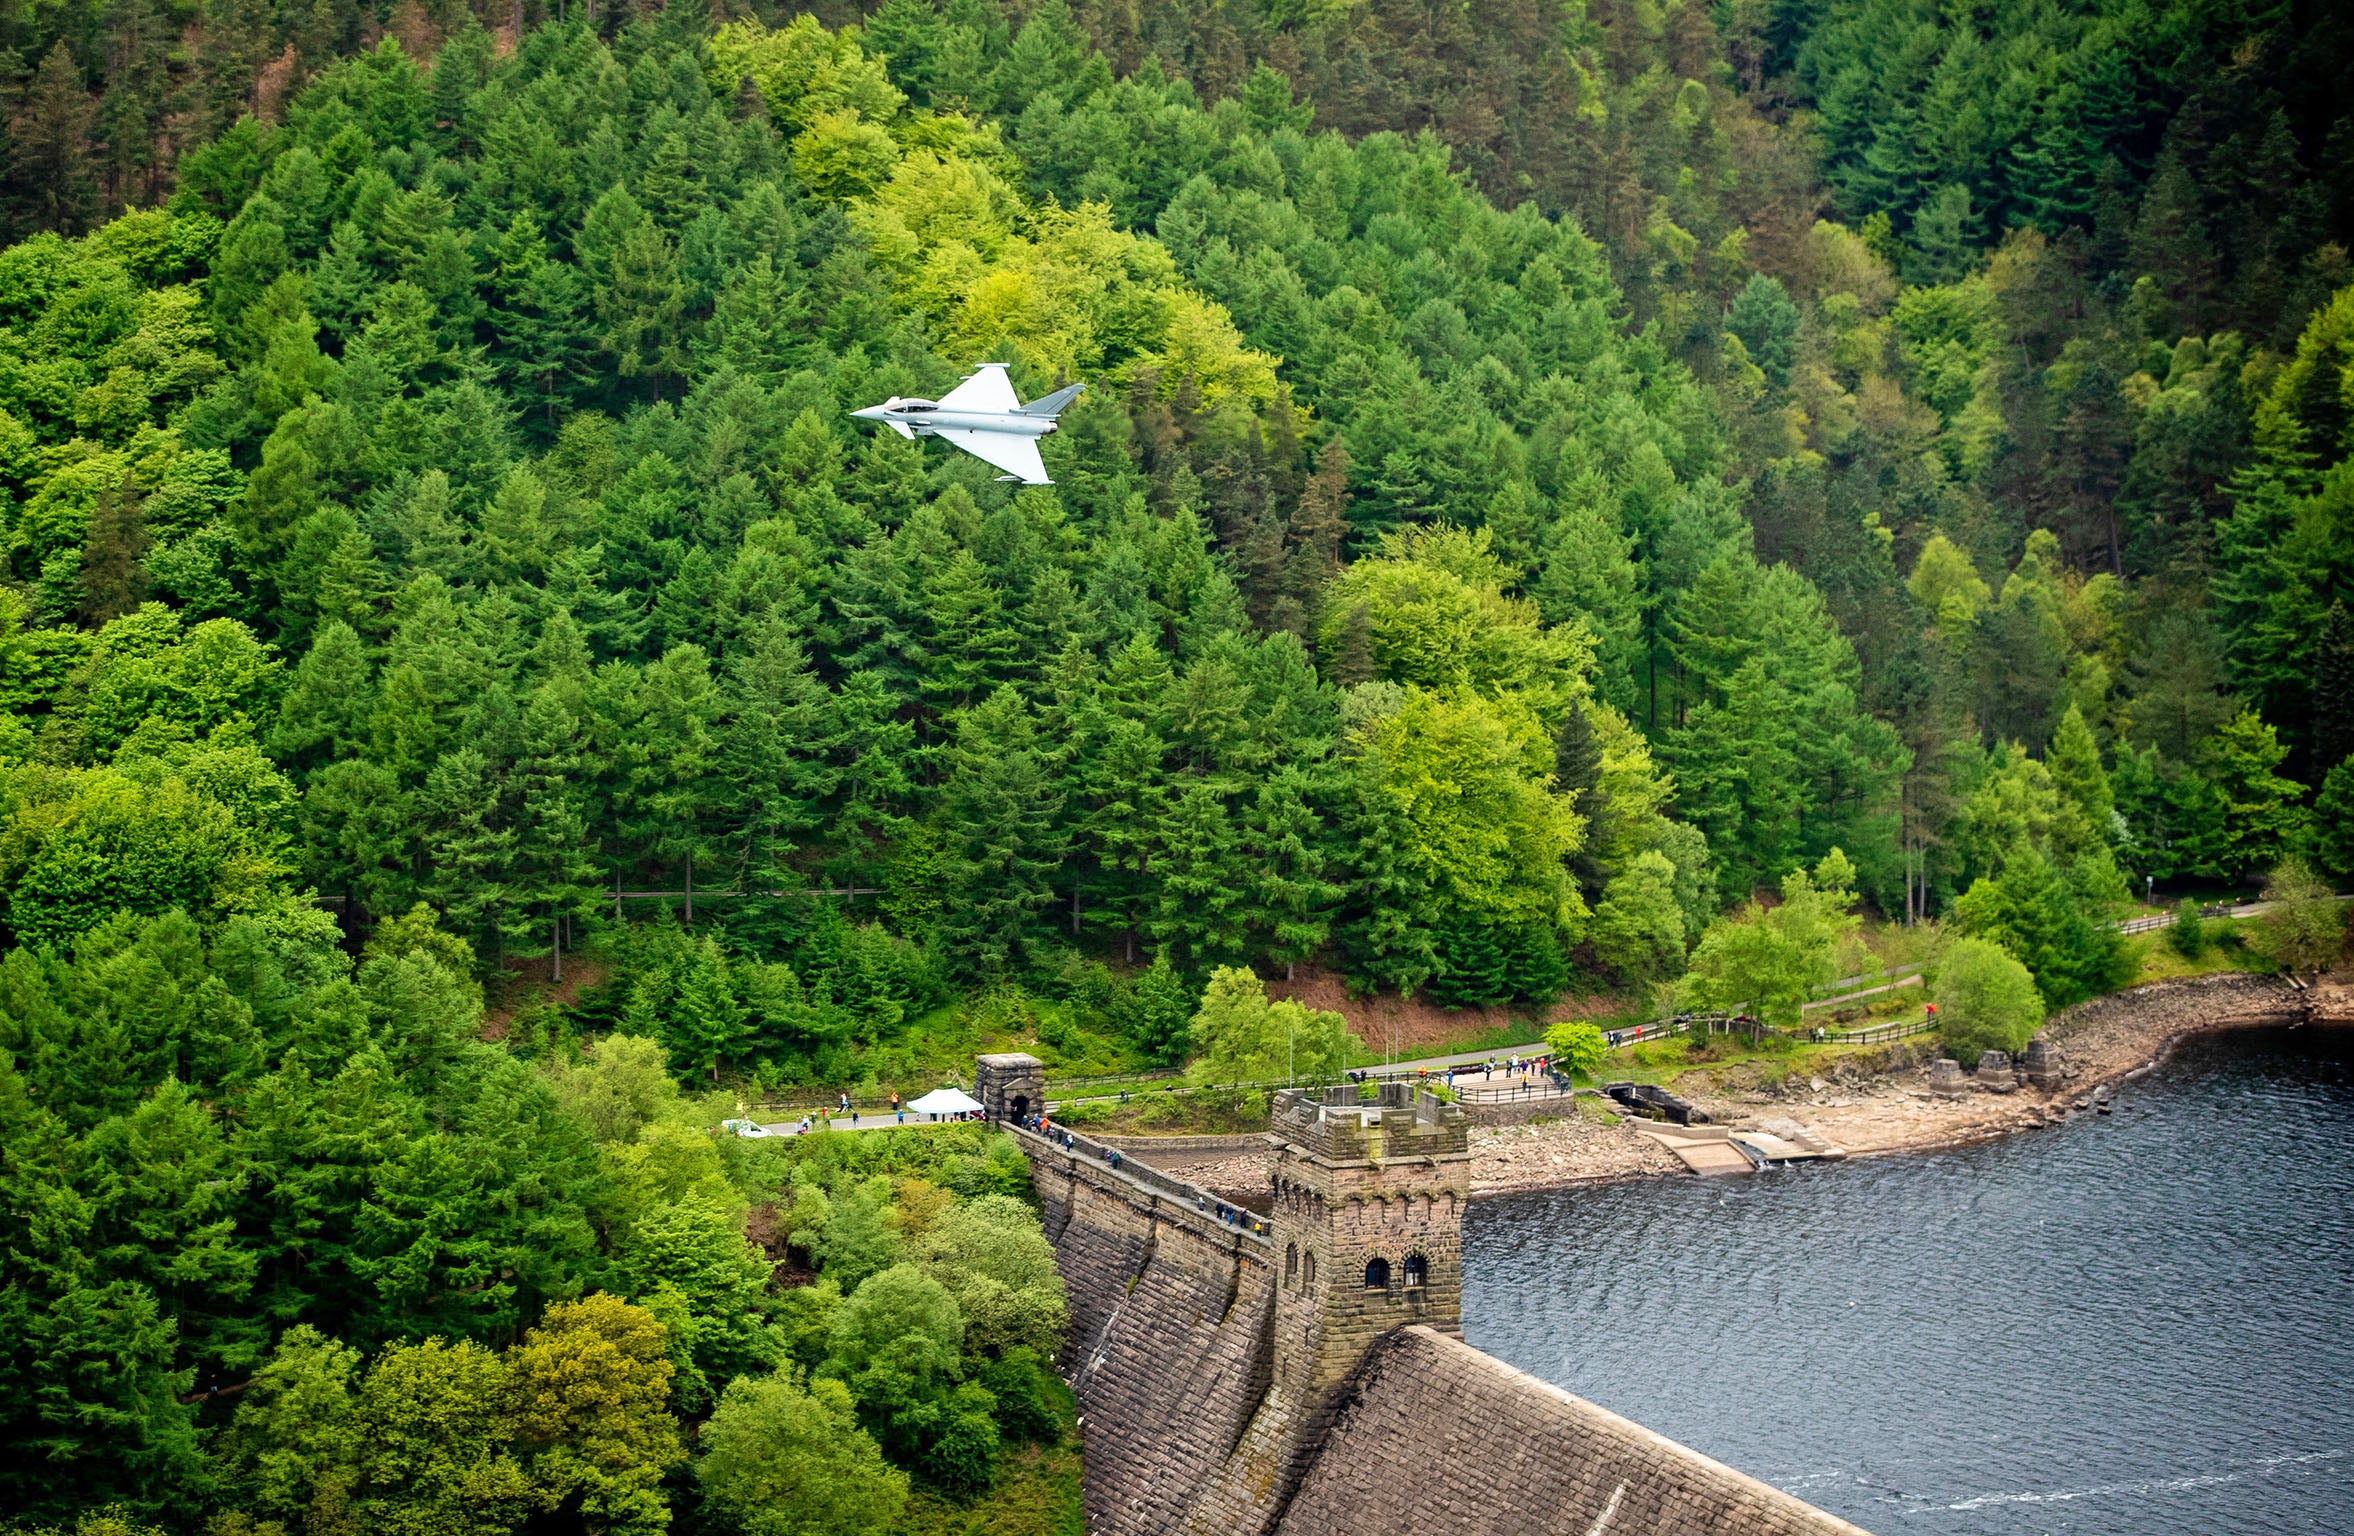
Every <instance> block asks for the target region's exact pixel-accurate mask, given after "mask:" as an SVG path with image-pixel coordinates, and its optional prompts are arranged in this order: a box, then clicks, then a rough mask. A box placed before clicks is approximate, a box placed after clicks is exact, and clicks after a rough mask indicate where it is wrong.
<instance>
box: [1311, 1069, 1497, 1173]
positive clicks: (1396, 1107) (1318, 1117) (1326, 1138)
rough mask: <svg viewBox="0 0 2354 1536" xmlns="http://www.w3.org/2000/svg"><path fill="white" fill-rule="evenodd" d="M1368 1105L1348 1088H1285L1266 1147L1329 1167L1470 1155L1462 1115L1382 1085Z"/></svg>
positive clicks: (1429, 1096)
mask: <svg viewBox="0 0 2354 1536" xmlns="http://www.w3.org/2000/svg"><path fill="white" fill-rule="evenodd" d="M1380 1094H1381V1096H1380V1097H1379V1098H1378V1099H1376V1100H1373V1101H1371V1102H1368V1101H1366V1100H1364V1099H1362V1098H1360V1097H1359V1094H1358V1090H1357V1088H1356V1087H1355V1085H1353V1084H1343V1085H1342V1086H1340V1087H1336V1088H1286V1089H1283V1090H1281V1091H1280V1092H1278V1093H1277V1094H1276V1095H1275V1097H1274V1103H1273V1106H1272V1108H1273V1110H1274V1114H1273V1116H1272V1119H1271V1123H1270V1125H1269V1127H1268V1137H1267V1139H1268V1144H1269V1146H1270V1147H1273V1148H1277V1149H1279V1150H1288V1151H1290V1152H1292V1153H1294V1154H1304V1155H1306V1156H1308V1157H1311V1158H1313V1159H1315V1160H1317V1161H1318V1162H1322V1163H1328V1164H1335V1165H1338V1164H1380V1163H1396V1162H1403V1161H1411V1160H1415V1159H1422V1160H1427V1161H1436V1160H1439V1159H1449V1160H1452V1159H1456V1158H1465V1157H1469V1156H1470V1155H1471V1123H1470V1121H1468V1120H1466V1119H1465V1118H1464V1115H1463V1111H1462V1110H1461V1109H1460V1108H1458V1107H1457V1106H1455V1105H1453V1104H1449V1103H1446V1102H1444V1101H1443V1100H1441V1099H1440V1098H1439V1096H1438V1095H1436V1094H1434V1093H1428V1092H1418V1091H1417V1090H1416V1089H1415V1088H1414V1087H1413V1085H1411V1084H1409V1083H1383V1084H1382V1085H1381V1090H1380Z"/></svg>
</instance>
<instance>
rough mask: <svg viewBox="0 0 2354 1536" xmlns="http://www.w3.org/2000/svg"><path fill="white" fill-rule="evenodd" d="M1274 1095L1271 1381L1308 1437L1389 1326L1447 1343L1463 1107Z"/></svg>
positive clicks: (1425, 1098) (1330, 1091)
mask: <svg viewBox="0 0 2354 1536" xmlns="http://www.w3.org/2000/svg"><path fill="white" fill-rule="evenodd" d="M1358 1092H1359V1090H1358V1089H1357V1088H1355V1087H1354V1086H1344V1087H1339V1088H1326V1089H1307V1090H1287V1091H1285V1092H1281V1093H1278V1094H1276V1095H1275V1102H1274V1105H1273V1109H1274V1115H1273V1124H1272V1127H1271V1129H1270V1130H1269V1132H1268V1136H1267V1145H1268V1178H1269V1180H1270V1182H1271V1183H1272V1184H1273V1186H1274V1190H1273V1193H1274V1202H1275V1204H1274V1210H1273V1212H1272V1225H1273V1227H1274V1232H1273V1237H1274V1249H1275V1253H1274V1255H1273V1256H1272V1257H1273V1261H1274V1262H1275V1264H1277V1265H1278V1266H1279V1268H1278V1271H1277V1273H1278V1275H1279V1277H1280V1278H1279V1281H1278V1287H1279V1288H1278V1291H1277V1297H1276V1309H1275V1329H1274V1332H1275V1361H1274V1376H1275V1380H1276V1381H1277V1383H1279V1384H1280V1385H1281V1386H1282V1387H1283V1388H1284V1389H1286V1391H1285V1394H1284V1395H1286V1396H1288V1397H1289V1398H1290V1399H1291V1401H1292V1402H1293V1403H1294V1404H1296V1405H1297V1407H1298V1409H1299V1410H1300V1412H1301V1418H1302V1420H1303V1422H1302V1423H1301V1424H1300V1425H1299V1426H1298V1428H1299V1429H1300V1430H1302V1431H1305V1432H1306V1434H1307V1436H1308V1437H1309V1438H1311V1439H1312V1437H1313V1436H1314V1434H1315V1433H1316V1432H1317V1431H1318V1430H1319V1429H1320V1428H1321V1420H1322V1419H1323V1418H1324V1417H1325V1416H1326V1414H1327V1413H1328V1412H1329V1408H1330V1403H1329V1401H1328V1400H1329V1399H1330V1398H1331V1396H1332V1394H1333V1392H1334V1389H1335V1388H1337V1387H1339V1386H1340V1385H1341V1384H1342V1382H1344V1381H1345V1380H1346V1379H1347V1377H1348V1376H1349V1374H1350V1372H1352V1371H1353V1370H1355V1369H1356V1367H1357V1365H1358V1364H1359V1362H1360V1361H1362V1360H1363V1359H1364V1358H1365V1354H1366V1351H1367V1350H1369V1349H1370V1348H1371V1347H1372V1345H1373V1343H1374V1341H1375V1340H1377V1339H1379V1338H1380V1337H1382V1335H1384V1334H1386V1333H1388V1332H1390V1330H1392V1329H1394V1328H1402V1327H1405V1326H1406V1325H1408V1324H1411V1323H1423V1324H1427V1325H1429V1326H1430V1327H1433V1328H1436V1329H1439V1330H1441V1331H1443V1332H1447V1333H1460V1332H1461V1330H1462V1321H1463V1206H1464V1202H1465V1201H1466V1200H1467V1199H1468V1198H1469V1197H1470V1193H1471V1150H1470V1127H1469V1125H1468V1124H1467V1123H1466V1122H1465V1120H1464V1118H1463V1111H1462V1110H1460V1109H1458V1108H1456V1107H1455V1106H1454V1105H1453V1104H1448V1103H1443V1102H1441V1101H1440V1099H1439V1098H1438V1097H1437V1096H1436V1095H1435V1094H1431V1093H1418V1092H1416V1090H1415V1089H1414V1087H1413V1086H1412V1085H1411V1084H1406V1083H1384V1084H1382V1085H1381V1097H1380V1099H1379V1100H1378V1101H1377V1102H1371V1103H1368V1102H1362V1101H1360V1099H1359V1097H1358Z"/></svg>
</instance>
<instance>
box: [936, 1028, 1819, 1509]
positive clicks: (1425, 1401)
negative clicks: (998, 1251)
mask: <svg viewBox="0 0 2354 1536" xmlns="http://www.w3.org/2000/svg"><path fill="white" fill-rule="evenodd" d="M1044 1088H1045V1084H1044V1077H1043V1072H1042V1069H1041V1067H1040V1065H1039V1063H1038V1061H1037V1060H1036V1059H1035V1058H1033V1057H1029V1056H1023V1055H998V1056H984V1057H982V1058H981V1059H980V1063H979V1070H978V1071H977V1073H976V1074H975V1087H974V1091H975V1093H976V1095H977V1096H978V1097H979V1098H980V1099H981V1100H982V1102H983V1103H984V1104H986V1105H987V1106H988V1108H989V1112H990V1115H991V1118H993V1119H995V1120H997V1121H999V1122H1000V1123H1002V1124H1004V1125H1006V1126H1007V1127H1008V1128H1009V1129H1011V1130H1012V1131H1013V1133H1014V1134H1015V1135H1017V1136H1019V1137H1020V1138H1021V1140H1022V1142H1023V1144H1024V1146H1025V1147H1026V1149H1027V1150H1028V1152H1029V1154H1030V1166H1031V1172H1032V1175H1033V1178H1034V1179H1035V1181H1036V1184H1037V1189H1038V1194H1039V1198H1040V1202H1041V1204H1042V1206H1043V1207H1044V1211H1045V1217H1046V1235H1047V1237H1048V1238H1049V1239H1050V1240H1051V1241H1052V1242H1053V1244H1054V1249H1055V1253H1056V1257H1057V1260H1058V1262H1059V1264H1060V1266H1061V1269H1062V1273H1063V1280H1064V1284H1065V1285H1066V1287H1067V1288H1068V1290H1069V1294H1070V1306H1071V1336H1070V1343H1069V1345H1068V1346H1067V1351H1066V1355H1065V1358H1064V1360H1063V1362H1062V1364H1063V1370H1064V1374H1065V1375H1066V1376H1067V1377H1068V1378H1069V1380H1070V1382H1071V1385H1072V1388H1073V1390H1074V1392H1075V1393H1076V1395H1077V1397H1078V1403H1079V1414H1080V1432H1081V1435H1082V1436H1083V1438H1084V1442H1085V1447H1086V1467H1087V1470H1086V1486H1085V1501H1086V1511H1087V1522H1088V1529H1089V1531H1090V1532H1091V1533H1093V1536H1354V1533H1370V1532H1373V1531H1376V1530H1402V1531H1413V1532H1416V1533H1419V1536H1553V1533H1560V1536H1636V1533H1643V1536H1701V1533H1710V1536H1863V1533H1862V1532H1861V1530H1860V1528H1858V1527H1856V1526H1854V1525H1850V1524H1849V1523H1848V1522H1846V1521H1844V1520H1841V1519H1838V1518H1837V1517H1835V1516H1833V1515H1830V1514H1827V1513H1825V1512H1824V1511H1822V1510H1819V1509H1816V1508H1814V1507H1813V1506H1812V1505H1810V1504H1807V1503H1805V1502H1803V1501H1802V1500H1799V1499H1796V1498H1793V1497H1791V1496H1790V1495H1789V1494H1786V1493H1783V1492H1782V1491H1780V1490H1779V1489H1776V1488H1773V1487H1770V1486H1768V1485H1766V1484H1764V1483H1761V1482H1759V1481H1758V1480H1756V1479H1755V1478H1752V1477H1748V1476H1745V1475H1744V1474H1742V1473H1740V1472H1737V1471H1735V1470H1733V1469H1732V1468H1731V1467H1727V1466H1724V1465H1722V1464H1721V1463H1718V1462H1715V1461H1712V1460H1710V1459H1709V1458H1708V1457H1706V1456H1703V1455H1701V1454H1700V1453H1699V1452H1697V1451H1694V1450H1691V1449H1689V1448H1687V1447H1685V1446H1682V1445H1678V1444H1677V1443H1675V1442H1674V1441H1672V1440H1669V1439H1667V1438H1666V1437H1664V1436H1662V1435H1656V1434H1653V1433H1651V1432H1650V1431H1649V1430H1646V1429H1644V1428H1643V1427H1642V1426H1640V1425H1638V1424H1634V1423H1631V1422H1629V1421H1628V1420H1626V1419H1623V1418H1620V1417H1619V1416H1618V1415H1616V1414H1614V1413H1611V1412H1609V1411H1607V1410H1605V1409H1603V1408H1600V1407H1597V1406H1595V1405H1594V1404H1592V1403H1589V1402H1586V1401H1584V1400H1583V1399H1581V1398H1577V1397H1573V1396H1571V1395H1570V1394H1568V1393H1566V1392H1563V1391H1561V1390H1560V1389H1558V1388H1556V1387H1553V1386H1550V1385H1548V1384H1547V1383H1545V1382H1542V1381H1539V1380H1537V1379H1536V1378H1535V1377H1533V1376H1529V1375H1527V1374H1525V1373H1523V1372H1521V1371H1519V1370H1516V1369H1514V1368H1513V1367H1511V1366H1508V1365H1506V1364H1504V1363H1503V1362H1501V1361H1499V1360H1496V1359H1493V1358H1491V1357H1489V1356H1487V1355H1485V1354H1482V1353H1480V1352H1479V1351H1478V1350H1475V1349H1473V1348H1471V1347H1470V1346H1469V1345H1467V1344H1465V1343H1464V1342H1463V1341H1462V1337H1461V1320H1462V1301H1463V1243H1462V1231H1463V1207H1464V1205H1465V1203H1466V1201H1467V1199H1468V1195H1469V1176H1468V1170H1469V1162H1470V1148H1469V1135H1468V1126H1467V1125H1466V1123H1465V1121H1464V1119H1463V1117H1462V1112H1461V1111H1460V1110H1459V1109H1457V1108H1456V1107H1455V1106H1454V1105H1452V1104H1445V1103H1441V1102H1440V1101H1439V1100H1438V1099H1437V1098H1436V1097H1434V1096H1432V1095H1430V1094H1427V1093H1417V1092H1415V1090H1414V1089H1413V1088H1412V1087H1411V1086H1410V1085H1405V1084H1388V1085H1384V1086H1383V1087H1382V1089H1381V1098H1380V1100H1379V1102H1378V1103H1360V1102H1358V1099H1357V1090H1356V1089H1354V1088H1348V1089H1335V1090H1326V1091H1298V1092H1284V1093H1279V1094H1277V1095H1276V1096H1275V1105H1274V1124H1273V1129H1272V1130H1271V1131H1270V1133H1269V1134H1268V1136H1267V1138H1266V1142H1267V1176H1268V1188H1269V1192H1270V1194H1271V1196H1272V1207H1271V1210H1270V1213H1269V1214H1268V1215H1267V1216H1265V1217H1258V1216H1254V1215H1252V1214H1251V1213H1249V1212H1245V1211H1237V1210H1234V1209H1233V1208H1231V1207H1227V1206H1225V1205H1223V1204H1222V1203H1221V1202H1220V1201H1218V1200H1217V1199H1216V1197H1214V1196H1212V1195H1210V1194H1209V1193H1207V1192H1206V1191H1204V1190H1201V1189H1198V1188H1195V1187H1194V1186H1192V1185H1190V1184H1187V1183H1184V1182H1183V1181H1181V1180H1178V1179H1175V1178H1173V1177H1171V1176H1169V1175H1167V1174H1165V1173H1162V1172H1161V1171H1159V1170H1157V1169H1154V1168H1151V1167H1149V1166H1147V1165H1145V1164H1142V1163H1139V1162H1137V1161H1135V1160H1133V1159H1128V1158H1119V1159H1118V1160H1117V1161H1115V1160H1114V1157H1113V1155H1112V1153H1111V1150H1110V1149H1108V1148H1105V1147H1102V1146H1100V1145H1098V1144H1096V1143H1093V1142H1090V1141H1088V1140H1086V1139H1084V1138H1078V1137H1074V1138H1072V1142H1071V1145H1069V1146H1067V1147H1066V1146H1065V1145H1064V1144H1063V1141H1062V1138H1061V1136H1060V1135H1057V1136H1056V1137H1055V1138H1054V1139H1052V1140H1050V1139H1048V1138H1047V1137H1044V1136H1040V1135H1037V1134H1035V1133H1033V1132H1030V1131H1027V1130H1024V1129H1021V1128H1020V1124H1019V1122H1020V1121H1021V1120H1022V1119H1023V1118H1024V1117H1026V1116H1027V1115H1029V1114H1030V1113H1031V1112H1032V1111H1033V1110H1034V1109H1035V1108H1037V1107H1038V1106H1040V1105H1041V1104H1043V1103H1044Z"/></svg>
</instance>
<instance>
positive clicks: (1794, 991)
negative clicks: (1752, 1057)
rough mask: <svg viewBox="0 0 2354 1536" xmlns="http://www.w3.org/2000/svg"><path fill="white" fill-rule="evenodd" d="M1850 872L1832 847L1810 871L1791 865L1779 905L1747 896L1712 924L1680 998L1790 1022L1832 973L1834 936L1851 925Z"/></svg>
mask: <svg viewBox="0 0 2354 1536" xmlns="http://www.w3.org/2000/svg"><path fill="white" fill-rule="evenodd" d="M1854 878H1855V869H1854V866H1853V865H1851V864H1849V863H1848V862H1847V859H1846V857H1845V856H1844V855H1843V854H1841V853H1840V851H1839V850H1838V849H1836V848H1834V849H1832V850H1831V852H1830V853H1828V854H1826V855H1824V857H1823V860H1822V862H1821V863H1820V864H1818V865H1816V867H1815V872H1814V874H1813V875H1811V876H1810V875H1809V874H1808V873H1807V872H1806V871H1805V870H1802V869H1801V870H1793V871H1791V872H1790V874H1789V875H1788V876H1786V877H1785V878H1784V879H1783V881H1782V900H1781V902H1780V904H1779V905H1777V906H1774V907H1771V908H1767V907H1762V906H1760V905H1758V904H1756V903H1754V902H1753V903H1751V904H1750V905H1749V906H1747V907H1745V908H1744V909H1742V911H1741V912H1739V913H1737V914H1735V915H1734V916H1731V917H1728V918H1725V919H1723V920H1721V921H1720V922H1718V923H1716V924H1715V925H1714V926H1712V927H1711V928H1710V929H1709V930H1708V932H1706V933H1704V934H1702V935H1701V936H1700V943H1699V946H1698V947H1697V948H1696V949H1694V950H1693V952H1692V959H1691V965H1690V969H1689V971H1688V972H1687V973H1686V975H1685V977H1684V980H1683V983H1682V992H1683V996H1684V999H1685V1001H1686V1002H1687V1004H1688V1005H1689V1006H1691V1007H1694V1008H1702V1009H1712V1010H1726V1011H1735V1012H1739V1011H1754V1012H1755V1013H1757V1014H1758V1015H1760V1016H1761V1017H1763V1018H1765V1019H1766V1020H1767V1021H1768V1022H1770V1023H1773V1024H1777V1025H1780V1026H1783V1027H1790V1026H1793V1025H1796V1024H1797V1023H1798V1020H1799V1011H1800V1005H1801V1004H1802V1003H1804V1002H1805V1001H1806V997H1807V994H1808V992H1809V991H1810V990H1812V989H1813V988H1815V987H1818V986H1820V985H1822V984H1823V983H1824V982H1827V981H1830V980H1832V979H1833V978H1834V977H1836V976H1837V975H1838V974H1839V970H1838V955H1839V946H1840V940H1841V939H1842V938H1843V937H1845V936H1846V935H1847V934H1849V933H1852V932H1853V931H1854V930H1855V928H1856V926H1857V919H1856V918H1855V917H1854V916H1853V915H1852V914H1851V913H1850V912H1849V910H1848V909H1849V908H1850V907H1852V906H1853V905H1854V904H1855V892H1854V890H1853V889H1852V888H1851V887H1850V882H1852V881H1853V880H1854Z"/></svg>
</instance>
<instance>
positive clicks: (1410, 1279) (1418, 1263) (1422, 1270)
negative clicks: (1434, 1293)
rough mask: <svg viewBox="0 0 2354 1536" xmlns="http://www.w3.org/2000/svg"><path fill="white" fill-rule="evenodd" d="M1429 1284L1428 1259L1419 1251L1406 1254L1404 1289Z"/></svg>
mask: <svg viewBox="0 0 2354 1536" xmlns="http://www.w3.org/2000/svg"><path fill="white" fill-rule="evenodd" d="M1428 1284H1430V1260H1428V1259H1426V1258H1424V1257H1423V1256H1422V1255H1421V1254H1419V1253H1409V1254H1407V1255H1406V1289H1407V1290H1409V1291H1411V1290H1413V1289H1414V1288H1415V1287H1417V1286H1423V1285H1428Z"/></svg>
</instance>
